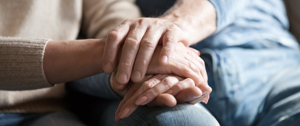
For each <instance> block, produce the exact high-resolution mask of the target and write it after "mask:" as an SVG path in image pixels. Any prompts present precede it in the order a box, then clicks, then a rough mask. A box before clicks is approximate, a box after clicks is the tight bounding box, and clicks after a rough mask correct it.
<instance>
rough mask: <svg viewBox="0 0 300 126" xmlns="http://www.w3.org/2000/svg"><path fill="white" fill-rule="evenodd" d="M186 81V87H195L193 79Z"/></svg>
mask: <svg viewBox="0 0 300 126" xmlns="http://www.w3.org/2000/svg"><path fill="white" fill-rule="evenodd" d="M186 81H187V84H188V85H190V86H195V82H194V80H193V79H191V78H187V79H186Z"/></svg>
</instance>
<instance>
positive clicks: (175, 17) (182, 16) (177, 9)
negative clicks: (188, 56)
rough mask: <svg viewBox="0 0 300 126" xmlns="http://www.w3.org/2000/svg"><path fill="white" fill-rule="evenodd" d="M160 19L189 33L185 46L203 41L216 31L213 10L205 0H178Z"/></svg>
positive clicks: (214, 12)
mask: <svg viewBox="0 0 300 126" xmlns="http://www.w3.org/2000/svg"><path fill="white" fill-rule="evenodd" d="M187 8H188V9H187ZM160 18H162V19H166V20H170V21H172V22H174V23H175V24H177V25H178V26H179V27H181V28H182V29H184V30H185V31H187V32H189V34H190V36H189V37H190V38H191V40H190V41H189V43H186V44H187V45H192V44H195V43H197V42H199V41H201V40H203V39H205V38H206V37H208V36H210V35H211V34H213V33H214V32H215V31H216V29H217V21H216V20H217V17H216V11H215V8H214V6H213V5H212V4H211V3H210V2H209V1H207V0H178V1H177V3H176V4H175V5H174V6H173V7H172V8H170V9H169V10H168V11H167V12H166V13H165V14H164V15H162V16H161V17H160Z"/></svg>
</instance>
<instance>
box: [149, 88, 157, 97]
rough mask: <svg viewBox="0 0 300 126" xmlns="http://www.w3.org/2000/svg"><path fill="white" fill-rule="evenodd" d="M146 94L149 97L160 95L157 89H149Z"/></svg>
mask: <svg viewBox="0 0 300 126" xmlns="http://www.w3.org/2000/svg"><path fill="white" fill-rule="evenodd" d="M146 94H148V95H147V96H148V97H151V96H157V95H158V93H157V92H156V90H152V89H151V90H148V91H147V92H146Z"/></svg>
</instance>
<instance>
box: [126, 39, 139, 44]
mask: <svg viewBox="0 0 300 126" xmlns="http://www.w3.org/2000/svg"><path fill="white" fill-rule="evenodd" d="M126 43H128V44H129V45H130V46H137V45H138V44H139V41H138V40H137V39H136V38H127V40H126Z"/></svg>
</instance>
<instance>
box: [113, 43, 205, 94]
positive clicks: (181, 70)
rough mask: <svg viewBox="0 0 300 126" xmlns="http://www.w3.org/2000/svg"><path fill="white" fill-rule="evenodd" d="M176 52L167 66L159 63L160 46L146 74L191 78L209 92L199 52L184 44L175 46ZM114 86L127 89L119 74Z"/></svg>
mask: <svg viewBox="0 0 300 126" xmlns="http://www.w3.org/2000/svg"><path fill="white" fill-rule="evenodd" d="M174 48H175V49H174V51H173V54H172V56H171V57H170V61H169V63H168V64H167V65H161V64H160V63H159V55H160V52H161V50H162V49H163V47H162V46H160V45H158V46H157V48H156V49H155V52H154V54H153V57H152V59H151V62H150V64H149V67H148V68H147V72H146V74H148V75H154V74H175V75H178V76H181V77H185V78H191V79H193V81H194V82H195V84H196V85H197V86H198V87H199V88H200V89H201V90H202V91H203V92H205V91H207V90H209V87H208V85H207V74H206V70H205V66H204V62H203V60H202V59H201V58H200V57H199V56H198V55H199V54H198V51H195V50H193V49H191V48H188V47H185V46H184V45H183V44H182V43H177V44H175V47H174ZM115 76H116V77H115V78H114V79H116V80H115V81H114V83H113V84H112V88H113V89H116V90H119V91H122V90H124V89H126V87H127V84H123V83H119V81H118V80H117V78H118V74H115Z"/></svg>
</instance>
